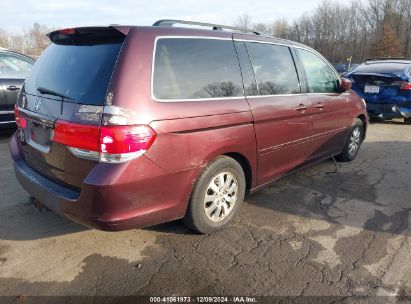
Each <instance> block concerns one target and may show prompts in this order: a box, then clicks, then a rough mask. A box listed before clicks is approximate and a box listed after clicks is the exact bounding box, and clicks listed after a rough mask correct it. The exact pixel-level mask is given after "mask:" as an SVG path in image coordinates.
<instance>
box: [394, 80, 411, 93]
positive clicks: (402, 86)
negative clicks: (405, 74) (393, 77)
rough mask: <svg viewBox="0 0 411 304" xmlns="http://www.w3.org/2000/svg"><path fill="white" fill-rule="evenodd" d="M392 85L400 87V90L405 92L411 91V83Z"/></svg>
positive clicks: (396, 82)
mask: <svg viewBox="0 0 411 304" xmlns="http://www.w3.org/2000/svg"><path fill="white" fill-rule="evenodd" d="M392 84H393V85H398V86H400V90H405V91H410V90H411V83H409V82H407V81H394V82H393V83H392Z"/></svg>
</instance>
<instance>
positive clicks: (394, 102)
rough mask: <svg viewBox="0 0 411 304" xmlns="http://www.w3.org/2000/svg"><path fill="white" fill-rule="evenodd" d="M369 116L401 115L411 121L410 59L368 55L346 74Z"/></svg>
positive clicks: (388, 117) (405, 120) (406, 120)
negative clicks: (360, 63) (370, 56)
mask: <svg viewBox="0 0 411 304" xmlns="http://www.w3.org/2000/svg"><path fill="white" fill-rule="evenodd" d="M346 77H347V78H349V79H351V80H352V82H353V90H354V91H355V92H357V93H358V94H359V95H360V96H361V97H363V98H364V99H365V101H366V103H367V110H368V113H369V115H370V117H371V118H378V119H382V120H387V119H393V118H404V122H405V123H407V124H411V84H410V82H411V60H403V59H372V60H367V61H365V63H363V64H362V65H360V66H359V67H357V68H356V69H355V70H354V71H352V72H351V73H349V74H347V75H346Z"/></svg>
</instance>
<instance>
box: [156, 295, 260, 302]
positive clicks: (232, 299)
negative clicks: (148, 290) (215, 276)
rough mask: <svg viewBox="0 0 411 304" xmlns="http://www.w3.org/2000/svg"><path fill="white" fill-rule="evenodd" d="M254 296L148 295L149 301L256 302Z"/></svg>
mask: <svg viewBox="0 0 411 304" xmlns="http://www.w3.org/2000/svg"><path fill="white" fill-rule="evenodd" d="M257 302H258V301H257V299H256V298H254V297H243V296H237V297H236V296H233V297H224V296H222V297H200V296H199V297H178V296H170V297H150V303H257Z"/></svg>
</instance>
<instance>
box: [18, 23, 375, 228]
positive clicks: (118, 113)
mask: <svg viewBox="0 0 411 304" xmlns="http://www.w3.org/2000/svg"><path fill="white" fill-rule="evenodd" d="M176 22H177V21H170V20H169V21H159V22H157V23H155V26H150V27H138V26H132V27H129V26H127V27H125V26H109V27H85V28H73V29H64V30H58V31H54V32H52V33H50V34H49V35H48V36H49V38H50V40H51V44H50V46H49V47H48V48H47V49H46V50H45V51H44V52H43V54H42V56H41V57H40V58H39V59H38V61H37V62H36V64H35V66H34V68H33V71H32V72H31V73H30V76H29V77H28V79H27V80H26V83H25V87H24V88H23V90H22V93H21V95H20V97H19V102H18V106H17V107H16V116H17V121H18V125H19V129H18V131H17V132H16V134H15V135H14V136H13V138H12V140H11V142H10V149H11V155H12V158H13V161H14V168H15V172H16V175H17V178H18V180H19V182H20V183H21V184H22V186H23V187H24V188H25V189H26V190H27V191H28V192H29V193H30V194H31V195H32V196H33V197H34V198H35V200H36V201H37V202H40V203H41V204H44V205H45V206H47V207H48V208H50V209H52V210H54V211H56V212H58V213H60V214H63V215H65V216H66V217H68V218H70V219H72V220H74V221H76V222H79V223H81V224H84V225H87V226H90V227H94V228H98V229H103V230H123V229H130V228H136V227H143V226H148V225H154V224H157V223H162V222H166V221H171V220H175V219H180V218H184V221H185V222H186V223H187V224H188V226H189V227H191V228H193V229H195V230H197V231H199V232H202V233H211V232H214V231H216V230H217V229H219V228H221V227H223V226H225V225H227V224H228V223H230V222H231V220H232V219H233V217H234V216H235V215H236V214H237V213H238V210H239V208H240V206H241V204H242V202H243V198H244V195H245V193H247V192H250V191H255V190H257V189H259V188H261V187H263V186H264V185H267V184H268V183H271V182H272V181H274V180H276V179H278V178H280V177H281V176H283V175H285V174H287V173H290V172H294V171H297V170H299V169H301V168H302V167H305V166H307V165H309V164H313V163H315V162H318V161H321V160H323V159H327V158H330V157H331V156H338V158H339V159H340V160H342V161H350V160H353V159H354V158H355V157H356V155H357V153H358V150H359V148H360V145H361V143H362V141H363V139H364V137H365V132H366V128H367V113H366V109H365V107H364V104H363V102H362V101H361V98H360V97H359V96H358V95H357V94H355V93H354V92H352V91H351V90H350V88H351V82H350V81H349V80H344V79H340V77H339V76H338V74H337V72H336V71H335V70H334V69H333V68H332V66H331V65H330V64H329V63H328V62H327V61H326V60H325V59H324V57H322V56H321V55H320V54H319V53H318V52H316V51H315V50H313V49H311V48H309V47H307V46H304V45H301V44H298V43H295V42H292V41H286V40H282V39H275V38H272V37H266V36H263V35H259V34H258V33H256V32H249V31H246V30H243V29H241V30H238V29H235V28H227V29H226V28H225V27H224V26H220V25H209V24H198V25H203V26H211V27H212V28H214V30H204V29H190V28H184V27H176V26H174V27H173V26H172V25H175V24H176ZM179 23H182V21H179ZM183 23H184V22H183ZM189 24H193V23H189ZM223 28H224V30H222V29H223ZM228 30H230V31H228ZM41 204H39V203H38V205H41Z"/></svg>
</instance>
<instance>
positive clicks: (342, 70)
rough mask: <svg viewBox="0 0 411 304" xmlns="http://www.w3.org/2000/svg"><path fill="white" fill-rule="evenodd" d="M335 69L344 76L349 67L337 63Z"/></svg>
mask: <svg viewBox="0 0 411 304" xmlns="http://www.w3.org/2000/svg"><path fill="white" fill-rule="evenodd" d="M334 67H335V70H336V71H337V72H338V73H339V74H340V75H342V74H344V73H345V72H347V68H348V65H347V64H345V63H337V64H335V65H334Z"/></svg>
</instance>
